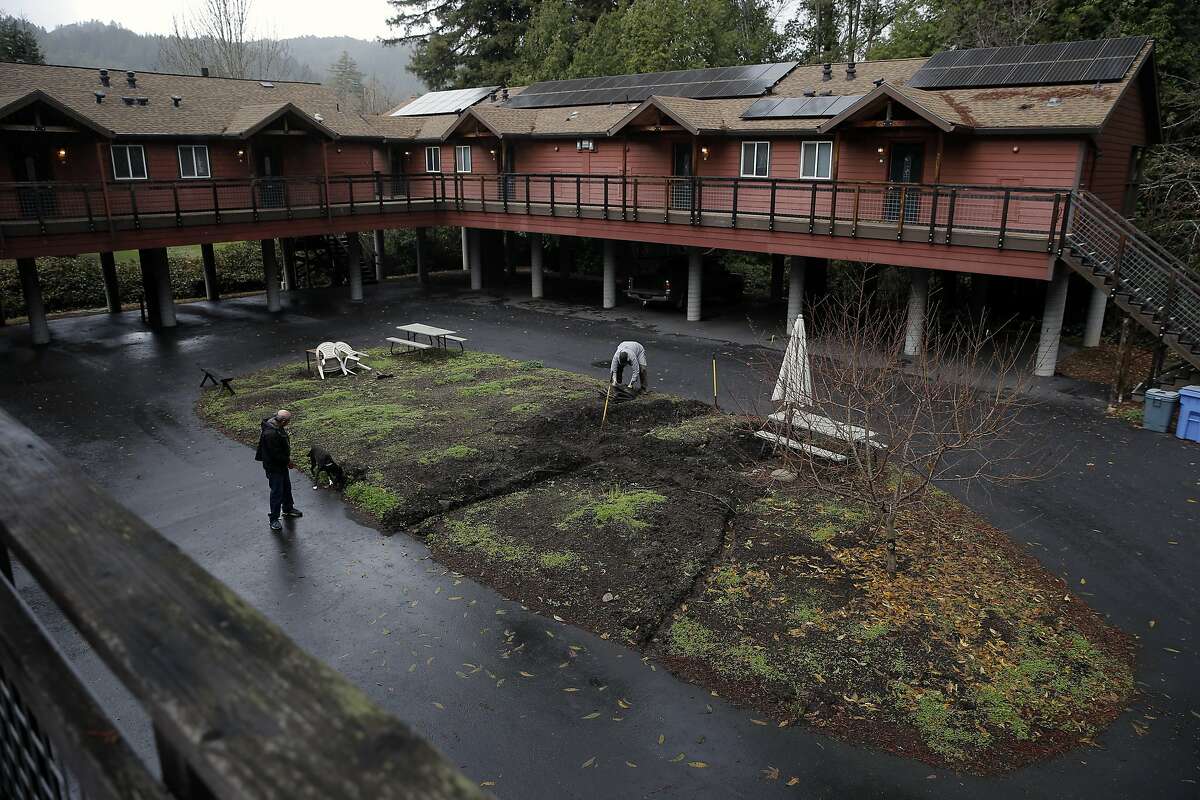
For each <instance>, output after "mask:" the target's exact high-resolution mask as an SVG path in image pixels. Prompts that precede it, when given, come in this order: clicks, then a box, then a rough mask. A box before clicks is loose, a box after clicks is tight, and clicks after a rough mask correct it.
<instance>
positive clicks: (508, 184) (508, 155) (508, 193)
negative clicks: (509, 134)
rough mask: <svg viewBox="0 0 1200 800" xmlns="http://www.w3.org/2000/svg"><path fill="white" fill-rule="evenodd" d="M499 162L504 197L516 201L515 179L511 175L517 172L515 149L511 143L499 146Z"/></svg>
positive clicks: (503, 143)
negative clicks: (502, 175)
mask: <svg viewBox="0 0 1200 800" xmlns="http://www.w3.org/2000/svg"><path fill="white" fill-rule="evenodd" d="M500 160H501V162H502V163H501V164H500V171H501V172H502V173H504V197H505V198H506V199H508V200H516V199H517V195H516V183H515V181H516V178H514V177H513V175H514V174H515V173H516V171H517V147H516V145H515V144H514V143H513V142H502V143H501V144H500Z"/></svg>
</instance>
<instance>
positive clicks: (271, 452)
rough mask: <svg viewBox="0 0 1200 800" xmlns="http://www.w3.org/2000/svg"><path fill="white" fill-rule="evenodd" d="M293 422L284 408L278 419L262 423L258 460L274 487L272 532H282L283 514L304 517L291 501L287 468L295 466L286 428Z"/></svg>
mask: <svg viewBox="0 0 1200 800" xmlns="http://www.w3.org/2000/svg"><path fill="white" fill-rule="evenodd" d="M291 421H292V412H290V411H288V410H287V409H286V408H281V409H279V410H278V411H276V412H275V416H273V417H267V418H266V419H264V420H263V421H262V432H261V433H260V434H259V436H258V451H257V452H255V454H254V460H255V461H261V462H262V465H263V470H264V471H265V472H266V473H267V483H269V484H270V485H271V513H270V514H269V515H268V519H269V520H270V521H271V530H273V531H279V530H283V524H282V523H280V521H279V515H280V513H282V514H283V516H285V517H301V516H304V515H303V514H301V513H300V509H298V508H296V506H295V504H294V503H293V502H292V479H291V477H290V476H289V475H288V469H289V468H290V467H291V466H292V442H291V438H290V437H289V436H288V432H287V426H288V423H289V422H291Z"/></svg>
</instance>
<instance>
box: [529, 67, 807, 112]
mask: <svg viewBox="0 0 1200 800" xmlns="http://www.w3.org/2000/svg"><path fill="white" fill-rule="evenodd" d="M795 66H796V62H795V61H784V62H780V63H778V64H751V65H749V66H740V67H712V68H706V69H682V70H675V71H672V72H651V73H646V74H641V75H614V76H605V77H602V78H578V79H575V80H563V81H541V82H539V83H535V84H533V85H532V86H529V87H528V88H526V89H525V90H524V91H523V92H521V93H520V94H519V95H515V96H514V97H512V98H511V99H509V100H508V102H507V103H505V105H506V106H507V107H508V108H551V107H554V106H565V105H603V104H606V103H623V102H626V101H627V100H628V101H634V102H637V101H640V100H644V99H645V98H647V97H649V96H650V95H655V94H657V95H663V96H667V97H691V98H705V97H754V96H755V95H761V94H763V93H765V92H766V91H767V90H768V89H770V88H771V87H772V86H774V85H775V84H776V83H778V82H779V80H780V79H781V78H783V77H784V76H785V75H787V74H788V73H789V72H791V71H792V69H794V68H795ZM581 92H582V93H583V94H582V96H580V93H581Z"/></svg>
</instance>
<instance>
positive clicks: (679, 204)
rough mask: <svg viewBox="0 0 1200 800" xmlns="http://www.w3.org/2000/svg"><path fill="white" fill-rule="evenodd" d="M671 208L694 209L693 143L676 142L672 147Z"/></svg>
mask: <svg viewBox="0 0 1200 800" xmlns="http://www.w3.org/2000/svg"><path fill="white" fill-rule="evenodd" d="M671 177H672V178H679V179H685V180H672V181H671V208H682V209H690V208H691V207H692V181H691V180H690V178H691V177H692V143H691V142H676V143H675V144H673V145H672V146H671Z"/></svg>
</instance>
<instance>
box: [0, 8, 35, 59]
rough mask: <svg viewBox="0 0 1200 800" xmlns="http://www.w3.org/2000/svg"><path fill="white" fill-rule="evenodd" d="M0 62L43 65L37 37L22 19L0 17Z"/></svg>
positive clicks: (6, 16)
mask: <svg viewBox="0 0 1200 800" xmlns="http://www.w3.org/2000/svg"><path fill="white" fill-rule="evenodd" d="M0 61H21V62H23V63H25V64H44V63H46V61H45V59H44V58H43V57H42V50H41V48H40V47H38V40H37V35H36V34H35V33H34V32H33V30H32V29H31V28H30V26H29V23H28V22H26V21H25V20H23V19H18V18H16V17H10V16H8V15H0Z"/></svg>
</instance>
